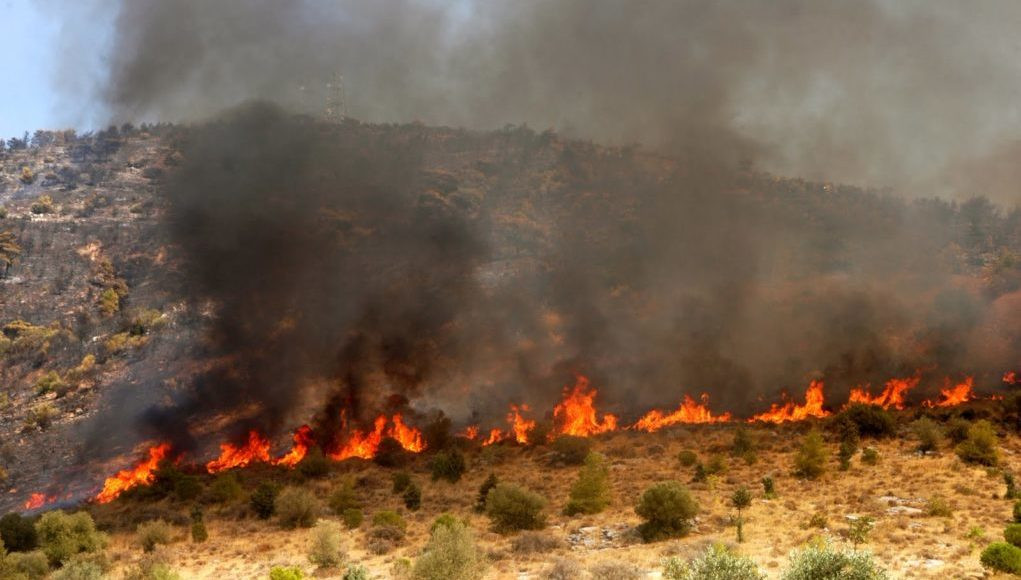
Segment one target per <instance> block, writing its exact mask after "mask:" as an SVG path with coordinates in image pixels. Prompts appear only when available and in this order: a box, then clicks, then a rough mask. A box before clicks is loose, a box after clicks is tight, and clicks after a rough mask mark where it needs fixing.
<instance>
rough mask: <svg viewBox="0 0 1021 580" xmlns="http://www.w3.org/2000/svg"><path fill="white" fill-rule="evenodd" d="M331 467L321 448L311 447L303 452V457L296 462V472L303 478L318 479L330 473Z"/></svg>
mask: <svg viewBox="0 0 1021 580" xmlns="http://www.w3.org/2000/svg"><path fill="white" fill-rule="evenodd" d="M331 468H332V465H331V462H330V460H329V459H327V458H326V456H325V455H323V452H322V450H320V449H319V448H318V447H313V448H312V450H311V451H309V452H308V453H306V454H305V457H304V458H303V459H302V460H301V461H300V462H299V463H298V473H300V474H301V476H302V477H304V478H305V479H319V478H321V477H326V476H327V475H329V474H330V469H331Z"/></svg>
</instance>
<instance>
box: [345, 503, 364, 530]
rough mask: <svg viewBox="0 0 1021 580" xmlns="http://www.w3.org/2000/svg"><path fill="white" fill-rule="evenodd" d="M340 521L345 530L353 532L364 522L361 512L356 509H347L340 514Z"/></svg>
mask: <svg viewBox="0 0 1021 580" xmlns="http://www.w3.org/2000/svg"><path fill="white" fill-rule="evenodd" d="M340 519H341V520H343V521H344V525H345V526H347V529H349V530H353V529H355V528H357V527H359V526H361V525H362V521H364V520H365V516H364V515H362V510H360V509H357V508H347V509H346V510H344V511H343V513H341V514H340Z"/></svg>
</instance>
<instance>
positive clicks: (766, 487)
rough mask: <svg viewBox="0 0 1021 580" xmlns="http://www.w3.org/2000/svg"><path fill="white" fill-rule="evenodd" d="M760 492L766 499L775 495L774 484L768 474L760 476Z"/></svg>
mask: <svg viewBox="0 0 1021 580" xmlns="http://www.w3.org/2000/svg"><path fill="white" fill-rule="evenodd" d="M762 494H763V495H764V496H765V497H766V499H773V498H775V497H776V484H775V483H774V482H773V478H772V477H770V476H768V475H767V476H765V477H763V478H762Z"/></svg>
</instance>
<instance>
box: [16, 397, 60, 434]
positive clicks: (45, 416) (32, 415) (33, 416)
mask: <svg viewBox="0 0 1021 580" xmlns="http://www.w3.org/2000/svg"><path fill="white" fill-rule="evenodd" d="M57 415H58V413H57V408H56V407H54V406H53V405H51V404H50V403H43V404H41V405H36V406H35V407H32V408H31V409H29V411H28V413H26V414H25V423H24V425H25V429H27V430H29V431H31V430H32V429H38V430H40V431H45V430H47V429H49V428H50V425H53V420H54V419H56V418H57Z"/></svg>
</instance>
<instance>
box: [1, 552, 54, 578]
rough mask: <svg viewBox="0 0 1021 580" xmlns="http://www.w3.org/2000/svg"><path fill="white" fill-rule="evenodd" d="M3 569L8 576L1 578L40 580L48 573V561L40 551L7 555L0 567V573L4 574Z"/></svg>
mask: <svg viewBox="0 0 1021 580" xmlns="http://www.w3.org/2000/svg"><path fill="white" fill-rule="evenodd" d="M5 568H6V569H7V570H8V571H9V572H10V575H9V576H8V575H7V574H6V573H5V574H4V576H3V577H4V578H12V579H14V580H21V579H26V580H42V579H43V578H46V577H47V576H48V575H49V573H50V563H49V560H48V558H47V556H46V554H44V553H43V552H42V551H40V550H35V551H33V552H15V553H13V554H8V555H7V557H6V558H4V559H3V562H2V565H0V573H4V569H5Z"/></svg>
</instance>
